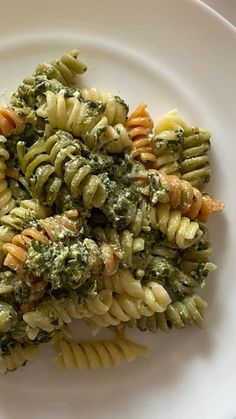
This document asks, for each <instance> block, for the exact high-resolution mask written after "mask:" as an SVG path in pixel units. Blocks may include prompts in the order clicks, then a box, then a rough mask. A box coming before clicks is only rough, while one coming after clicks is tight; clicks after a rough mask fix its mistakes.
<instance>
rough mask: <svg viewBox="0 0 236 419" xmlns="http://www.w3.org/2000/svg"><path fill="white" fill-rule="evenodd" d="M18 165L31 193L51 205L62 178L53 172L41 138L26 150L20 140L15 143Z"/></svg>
mask: <svg viewBox="0 0 236 419" xmlns="http://www.w3.org/2000/svg"><path fill="white" fill-rule="evenodd" d="M17 154H18V159H19V162H20V167H21V170H22V172H23V173H24V175H25V178H26V180H27V182H28V183H29V186H30V188H31V190H32V193H33V195H34V196H35V198H36V199H38V200H39V201H40V203H44V204H46V205H48V206H51V205H53V203H54V202H55V200H56V198H57V195H58V192H59V190H60V188H61V184H62V180H61V179H60V178H59V177H58V176H57V175H56V174H55V169H54V167H53V166H52V164H51V163H50V159H49V156H48V154H47V153H46V149H45V143H44V141H43V140H38V141H36V142H35V143H34V144H33V145H32V146H31V147H30V148H29V149H28V150H26V149H25V144H24V143H23V142H21V141H19V142H18V143H17Z"/></svg>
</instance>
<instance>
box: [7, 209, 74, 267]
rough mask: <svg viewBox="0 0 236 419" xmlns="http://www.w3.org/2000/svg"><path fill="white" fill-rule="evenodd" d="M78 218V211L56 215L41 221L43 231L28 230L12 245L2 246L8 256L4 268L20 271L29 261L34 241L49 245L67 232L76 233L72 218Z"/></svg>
mask: <svg viewBox="0 0 236 419" xmlns="http://www.w3.org/2000/svg"><path fill="white" fill-rule="evenodd" d="M77 216H78V212H77V210H71V211H68V212H67V213H65V214H63V215H55V216H54V217H49V218H47V219H45V220H40V221H39V225H41V226H42V227H43V230H42V231H39V230H37V229H36V228H27V229H25V230H23V231H22V232H21V233H20V234H17V235H15V236H14V237H13V238H12V240H11V243H4V244H3V246H2V250H3V252H4V254H5V255H6V257H5V259H4V263H3V264H4V266H8V267H9V268H11V269H13V270H14V271H19V269H21V267H22V265H23V264H24V262H25V261H26V259H27V256H28V248H29V247H30V245H31V241H32V240H34V241H38V242H40V243H43V244H48V243H49V240H55V239H56V238H57V239H58V237H59V235H60V234H61V233H65V232H66V231H70V232H71V231H72V232H75V231H76V226H75V224H74V222H72V221H71V220H70V218H74V217H77Z"/></svg>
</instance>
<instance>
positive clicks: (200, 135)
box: [155, 110, 211, 190]
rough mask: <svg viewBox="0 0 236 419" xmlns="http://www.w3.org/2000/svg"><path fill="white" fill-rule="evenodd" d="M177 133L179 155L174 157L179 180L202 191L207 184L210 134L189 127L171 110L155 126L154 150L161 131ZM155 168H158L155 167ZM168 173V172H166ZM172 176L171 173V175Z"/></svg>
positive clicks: (209, 170)
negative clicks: (155, 139) (180, 140)
mask: <svg viewBox="0 0 236 419" xmlns="http://www.w3.org/2000/svg"><path fill="white" fill-rule="evenodd" d="M166 130H168V132H172V135H174V132H175V133H177V135H180V137H181V138H182V144H181V153H180V155H177V156H176V162H177V163H178V164H179V168H180V172H179V174H180V175H181V178H182V179H184V180H187V181H188V182H190V183H191V184H192V186H194V187H195V188H197V189H200V190H202V189H203V188H204V187H205V186H206V184H207V183H208V182H209V179H210V174H211V169H210V165H209V156H208V152H209V150H210V147H211V145H210V138H211V134H210V132H208V131H206V130H203V129H199V128H197V127H191V126H189V125H187V124H186V122H185V121H183V119H181V118H180V117H179V116H178V115H177V111H176V110H173V111H170V112H168V113H167V114H166V115H164V116H163V117H161V118H160V119H159V121H158V123H157V124H156V126H155V134H156V135H157V142H156V149H159V148H160V146H159V144H158V138H159V136H160V134H161V133H162V132H163V131H166ZM155 168H157V169H158V168H159V167H157V166H155ZM167 173H169V172H167ZM172 174H173V173H172Z"/></svg>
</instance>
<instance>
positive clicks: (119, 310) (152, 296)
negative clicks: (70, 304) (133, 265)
mask: <svg viewBox="0 0 236 419" xmlns="http://www.w3.org/2000/svg"><path fill="white" fill-rule="evenodd" d="M143 290H144V296H143V298H142V299H140V298H135V297H131V296H129V295H128V294H125V293H124V294H114V295H113V299H112V303H111V306H110V308H109V310H108V311H107V313H105V314H104V315H95V316H93V317H91V318H90V319H88V320H87V323H88V324H89V326H90V328H91V331H92V333H93V334H96V333H97V331H98V330H99V329H100V328H101V327H109V326H117V325H118V324H120V323H121V322H126V321H128V320H129V319H131V318H135V319H139V318H140V317H142V316H152V314H153V313H154V312H155V311H157V312H160V313H161V312H163V311H165V309H166V307H167V306H168V304H170V302H171V300H170V297H169V295H168V293H167V292H166V290H165V289H164V287H163V286H162V285H160V284H158V283H156V282H155V283H154V282H150V283H147V285H145V286H144V287H143Z"/></svg>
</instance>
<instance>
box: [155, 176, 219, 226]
mask: <svg viewBox="0 0 236 419" xmlns="http://www.w3.org/2000/svg"><path fill="white" fill-rule="evenodd" d="M147 177H149V178H150V186H149V195H150V198H151V201H152V203H153V204H155V203H157V202H163V203H167V202H169V204H170V208H172V209H178V210H180V211H181V212H182V213H184V214H185V215H186V216H187V217H188V218H190V220H194V219H195V218H198V219H199V221H201V222H207V221H208V219H209V217H210V216H211V213H212V212H213V211H215V212H219V211H222V210H223V208H224V204H223V203H222V202H221V201H219V200H217V199H215V198H212V197H211V196H210V195H208V194H202V193H201V192H200V191H199V190H198V189H196V188H194V187H193V186H192V185H191V183H189V182H187V181H185V180H183V179H179V178H178V177H177V176H174V175H167V174H165V173H162V172H159V171H154V170H150V171H149V172H148V173H147Z"/></svg>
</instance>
